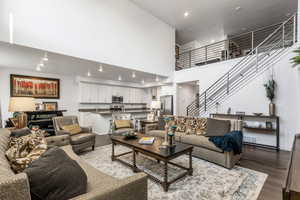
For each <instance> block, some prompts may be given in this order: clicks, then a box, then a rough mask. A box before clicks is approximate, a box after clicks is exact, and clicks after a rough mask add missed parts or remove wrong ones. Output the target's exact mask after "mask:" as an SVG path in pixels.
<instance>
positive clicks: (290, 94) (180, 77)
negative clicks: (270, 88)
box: [174, 47, 300, 150]
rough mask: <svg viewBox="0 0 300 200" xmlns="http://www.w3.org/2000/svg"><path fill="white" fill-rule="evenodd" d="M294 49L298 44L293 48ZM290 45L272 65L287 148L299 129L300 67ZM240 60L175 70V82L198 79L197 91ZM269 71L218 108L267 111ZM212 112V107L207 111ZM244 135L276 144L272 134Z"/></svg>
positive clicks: (283, 140)
mask: <svg viewBox="0 0 300 200" xmlns="http://www.w3.org/2000/svg"><path fill="white" fill-rule="evenodd" d="M294 48H297V47H294ZM294 48H291V49H290V50H289V51H288V53H286V55H285V56H283V57H282V58H281V59H280V60H279V62H277V63H276V64H275V65H274V75H275V81H276V82H277V85H278V88H277V98H276V101H275V103H276V105H277V115H278V116H279V117H280V126H281V127H280V147H281V149H284V150H290V148H291V146H292V141H293V139H294V134H295V133H298V132H299V128H300V126H299V123H298V121H299V118H300V116H299V115H300V105H299V99H300V87H299V86H300V70H299V69H298V68H293V67H292V64H291V61H290V58H291V57H293V56H294V53H293V52H292V51H293V49H294ZM238 61H239V59H236V60H232V61H226V62H220V63H215V64H210V65H207V67H206V68H203V67H198V68H192V69H187V70H181V71H178V72H175V75H174V80H175V82H176V83H180V82H187V81H195V80H199V83H200V89H199V90H200V94H201V92H203V91H204V90H205V89H207V88H208V87H209V86H210V85H211V84H212V83H214V82H215V81H216V80H217V79H218V78H219V77H220V76H221V75H223V74H224V73H226V72H227V71H228V70H229V69H230V68H231V67H233V66H234V64H235V63H236V62H238ZM270 73H271V72H270V70H268V71H266V72H265V73H263V74H262V75H261V76H259V77H257V78H256V79H254V80H253V81H252V82H250V83H249V84H248V85H247V86H246V87H244V88H243V89H241V90H239V91H238V92H237V93H235V94H234V95H232V96H230V97H229V98H228V99H226V101H224V102H223V103H222V102H221V106H220V109H219V111H220V112H222V113H226V112H227V109H228V108H229V107H231V108H232V113H234V112H236V111H245V112H246V113H247V114H252V113H254V112H261V113H264V114H268V104H269V101H268V99H267V98H266V94H265V89H264V87H263V84H264V83H266V81H267V80H269V78H270ZM212 112H215V108H213V109H212V110H210V113H212ZM245 136H250V137H254V138H256V142H257V143H262V144H269V145H274V144H275V137H274V135H273V136H271V135H267V134H264V135H262V134H254V133H249V132H248V133H247V132H246V133H245Z"/></svg>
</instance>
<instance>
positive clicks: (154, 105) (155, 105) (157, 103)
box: [151, 101, 160, 109]
mask: <svg viewBox="0 0 300 200" xmlns="http://www.w3.org/2000/svg"><path fill="white" fill-rule="evenodd" d="M151 109H160V101H152V102H151Z"/></svg>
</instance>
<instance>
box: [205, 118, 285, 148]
mask: <svg viewBox="0 0 300 200" xmlns="http://www.w3.org/2000/svg"><path fill="white" fill-rule="evenodd" d="M210 116H211V117H213V118H218V117H219V118H226V119H227V118H228V119H238V120H243V121H246V120H250V121H257V122H262V121H265V122H266V121H270V122H274V123H275V124H276V125H275V127H272V128H266V127H253V126H248V125H243V129H245V130H248V131H251V132H254V133H257V134H275V137H276V144H275V145H274V146H273V145H265V144H257V143H251V142H244V144H247V145H252V146H257V147H264V148H270V149H275V150H277V151H279V150H280V137H279V134H280V123H279V117H278V116H267V115H261V116H257V115H237V114H220V113H213V114H211V115H210Z"/></svg>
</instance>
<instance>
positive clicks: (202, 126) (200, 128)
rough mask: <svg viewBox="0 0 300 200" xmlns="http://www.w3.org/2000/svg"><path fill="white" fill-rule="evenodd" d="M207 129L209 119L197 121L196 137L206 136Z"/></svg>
mask: <svg viewBox="0 0 300 200" xmlns="http://www.w3.org/2000/svg"><path fill="white" fill-rule="evenodd" d="M206 128H207V119H206V118H198V119H196V135H205V133H206Z"/></svg>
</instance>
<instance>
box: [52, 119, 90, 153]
mask: <svg viewBox="0 0 300 200" xmlns="http://www.w3.org/2000/svg"><path fill="white" fill-rule="evenodd" d="M74 124H75V125H76V124H78V125H79V122H78V118H77V117H76V116H63V117H54V118H53V125H54V129H55V134H56V135H69V136H70V143H71V145H72V147H73V150H74V151H75V152H77V153H78V152H79V151H81V150H83V149H86V148H89V147H92V150H94V149H95V141H96V134H95V133H92V129H91V128H90V127H80V129H79V131H78V133H71V132H70V131H68V130H66V129H65V128H64V127H66V126H70V125H74Z"/></svg>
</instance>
